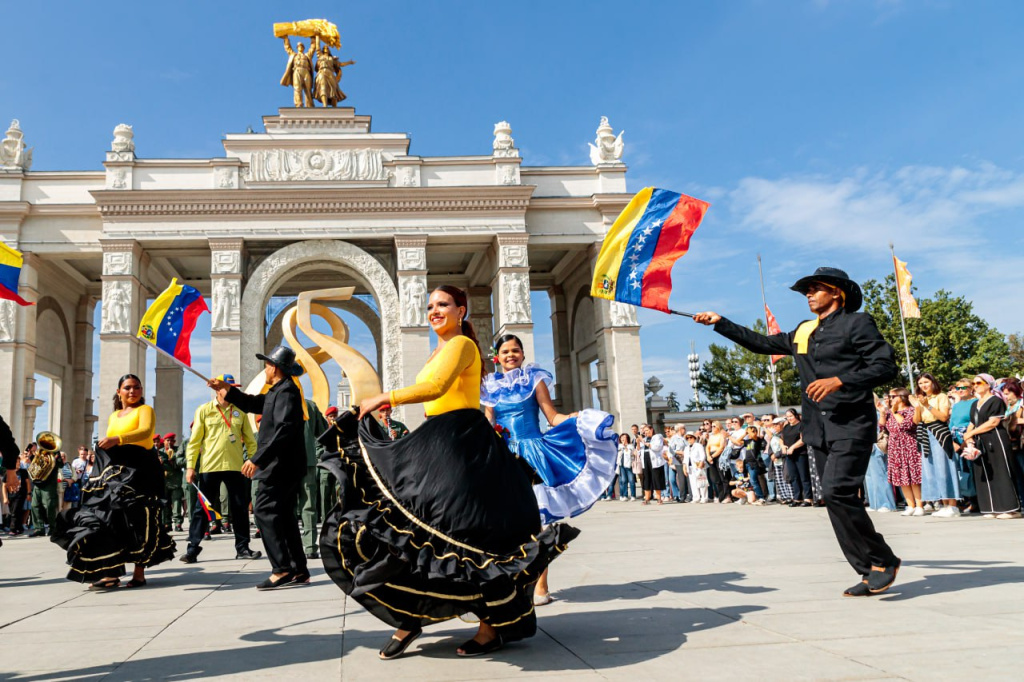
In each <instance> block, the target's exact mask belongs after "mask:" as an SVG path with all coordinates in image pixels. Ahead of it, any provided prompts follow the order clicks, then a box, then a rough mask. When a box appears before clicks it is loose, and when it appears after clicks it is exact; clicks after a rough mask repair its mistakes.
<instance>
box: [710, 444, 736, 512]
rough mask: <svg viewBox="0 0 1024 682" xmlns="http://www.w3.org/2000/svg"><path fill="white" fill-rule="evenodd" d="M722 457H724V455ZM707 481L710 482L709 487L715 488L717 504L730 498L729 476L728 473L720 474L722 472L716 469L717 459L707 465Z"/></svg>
mask: <svg viewBox="0 0 1024 682" xmlns="http://www.w3.org/2000/svg"><path fill="white" fill-rule="evenodd" d="M722 456H723V457H724V455H722ZM719 459H721V457H719ZM708 479H709V480H710V481H711V485H713V486H714V487H715V497H716V498H717V499H718V501H719V502H721V501H723V500H726V499H728V498H729V497H731V494H732V491H731V489H730V488H729V479H730V475H729V473H728V472H726V473H722V470H721V469H719V468H718V459H716V460H715V461H714V462H712V463H711V464H709V465H708Z"/></svg>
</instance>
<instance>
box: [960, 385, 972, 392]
mask: <svg viewBox="0 0 1024 682" xmlns="http://www.w3.org/2000/svg"><path fill="white" fill-rule="evenodd" d="M970 388H971V387H970V386H957V387H956V390H957V391H969V390H970Z"/></svg>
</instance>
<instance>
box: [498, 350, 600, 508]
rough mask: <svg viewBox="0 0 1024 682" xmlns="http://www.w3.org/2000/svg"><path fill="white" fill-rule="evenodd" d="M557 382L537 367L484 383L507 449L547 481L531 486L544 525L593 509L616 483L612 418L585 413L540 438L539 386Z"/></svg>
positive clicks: (597, 413) (523, 369) (500, 374)
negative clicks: (504, 432) (609, 487)
mask: <svg viewBox="0 0 1024 682" xmlns="http://www.w3.org/2000/svg"><path fill="white" fill-rule="evenodd" d="M540 382H544V383H545V384H547V386H548V388H549V389H550V387H551V385H552V384H553V383H554V380H553V378H552V376H551V373H550V372H548V371H546V370H543V369H541V368H540V367H538V366H537V365H533V364H531V365H526V366H525V367H522V368H518V369H514V370H512V371H510V372H506V373H504V374H502V373H496V374H489V375H488V376H487V377H485V378H484V381H483V386H482V387H481V391H480V402H481V403H482V404H483V405H486V406H488V407H490V408H492V409H493V410H494V417H495V422H496V423H497V424H498V425H500V426H503V427H505V428H506V429H508V431H509V436H508V446H509V449H510V450H512V451H513V452H514V453H516V454H517V455H519V456H520V457H522V458H523V459H524V460H526V461H527V462H528V463H529V465H530V466H531V467H533V469H534V470H535V471H536V472H537V475H538V476H540V478H541V479H542V480H543V481H544V483H543V484H538V485H535V486H534V487H533V492H534V495H536V496H537V506H538V507H539V508H540V515H541V521H542V522H543V523H544V524H550V523H554V522H555V521H561V520H562V519H568V518H572V517H573V516H578V515H580V514H582V513H583V512H585V511H586V510H588V509H590V507H592V506H593V505H594V503H595V502H596V501H597V500H598V499H599V498H600V497H601V493H603V492H604V491H605V490H606V489H607V488H608V486H609V485H610V484H611V482H612V480H613V479H614V478H615V473H616V470H615V469H616V467H615V456H616V454H617V452H618V450H617V448H616V440H617V438H616V435H615V433H613V432H612V431H611V428H610V427H611V425H612V422H613V421H614V420H615V418H614V417H613V416H611V415H610V414H608V413H606V412H601V411H600V410H590V409H587V410H583V411H582V412H580V413H579V415H578V416H576V417H570V418H569V419H566V420H565V421H563V422H562V423H560V424H559V425H558V426H554V427H552V428H551V429H549V430H548V431H547V433H541V430H540V405H539V404H538V403H537V395H536V393H537V385H538V384H539V383H540Z"/></svg>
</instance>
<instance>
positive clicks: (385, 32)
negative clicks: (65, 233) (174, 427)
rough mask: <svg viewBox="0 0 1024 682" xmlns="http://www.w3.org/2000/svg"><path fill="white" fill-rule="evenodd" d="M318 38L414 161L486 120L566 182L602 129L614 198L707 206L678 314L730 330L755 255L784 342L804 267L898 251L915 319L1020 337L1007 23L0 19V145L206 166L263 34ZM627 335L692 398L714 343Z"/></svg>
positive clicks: (19, 14) (778, 0)
mask: <svg viewBox="0 0 1024 682" xmlns="http://www.w3.org/2000/svg"><path fill="white" fill-rule="evenodd" d="M321 16H322V17H325V18H327V19H330V20H332V21H334V22H335V23H337V24H338V26H339V28H340V30H341V35H342V42H343V44H344V48H343V50H342V51H341V55H342V57H343V58H346V59H349V58H351V59H356V60H357V61H358V63H357V64H356V65H355V66H352V67H351V68H348V69H346V71H345V76H344V82H343V87H344V89H345V90H346V92H347V93H348V94H349V96H350V98H349V100H348V103H349V104H351V105H353V106H355V107H356V108H357V110H358V111H359V113H361V114H371V115H373V117H374V119H373V125H374V129H375V130H377V131H401V132H408V133H410V134H411V136H412V151H411V153H413V154H421V155H439V154H480V153H487V152H488V150H489V148H490V142H491V131H492V126H493V124H494V122H495V121H498V120H502V119H506V120H508V121H509V122H510V123H511V124H512V127H513V135H514V137H515V139H516V142H517V145H518V146H519V147H520V149H521V150H522V154H523V157H524V163H525V164H528V165H531V164H534V165H543V164H576V163H586V162H587V146H586V143H587V142H588V141H590V140H591V139H592V138H593V134H594V128H595V127H596V123H597V120H598V118H599V117H600V116H602V115H605V116H608V117H609V118H610V120H611V123H612V125H613V126H614V127H615V129H616V132H618V131H619V130H622V129H624V130H625V131H626V134H625V140H626V152H625V155H624V161H626V163H627V164H628V165H629V166H630V173H629V176H628V177H629V183H630V186H629V189H630V190H631V191H635V190H638V189H640V188H641V187H643V186H645V185H654V186H658V187H665V188H669V189H674V190H678V191H683V192H686V193H689V194H692V195H694V196H697V197H700V198H703V199H706V200H708V201H710V202H711V203H712V207H711V210H710V211H709V213H708V216H707V218H706V220H705V222H704V224H703V226H702V227H701V228H700V230H699V231H698V233H697V235H696V237H695V239H694V241H693V245H692V250H691V252H690V254H689V255H688V256H687V257H686V258H684V259H683V260H682V261H680V262H679V263H678V264H677V266H676V268H675V271H674V280H675V284H676V286H675V293H674V294H673V296H672V304H673V306H674V307H677V308H680V309H683V310H693V309H708V308H710V309H715V310H718V311H719V312H722V313H724V314H726V315H729V316H731V317H733V318H735V319H738V320H741V321H744V322H750V321H751V320H753V319H754V318H755V317H757V316H758V315H759V314H760V309H761V308H760V292H759V290H758V284H757V264H756V260H755V257H756V254H758V253H761V254H762V256H763V258H764V262H765V284H766V287H767V290H768V302H769V305H771V306H772V308H773V310H774V311H775V313H776V315H777V317H778V318H779V320H780V323H781V325H782V326H783V328H792V327H794V326H795V325H796V324H797V323H798V322H799V321H800V320H801V319H803V318H804V316H805V315H806V309H805V305H804V303H803V301H802V299H801V298H800V297H799V296H797V295H796V294H794V293H792V292H789V291H788V286H789V284H791V283H792V282H793V281H794V280H795V279H797V278H798V277H799V276H802V275H804V274H807V273H809V272H810V271H812V270H813V269H814V268H815V267H816V266H818V265H823V264H830V265H837V266H841V267H844V268H845V269H847V270H848V271H849V272H850V273H851V275H852V276H853V277H854V278H856V279H860V280H864V279H868V278H871V277H876V278H878V277H882V276H884V275H885V274H887V273H888V272H889V271H890V260H889V257H888V247H887V243H888V242H889V241H890V240H893V241H894V242H895V244H896V250H897V254H898V255H899V256H900V257H901V258H902V259H904V260H907V261H908V262H909V264H910V269H911V272H912V273H913V274H914V277H915V283H916V284H917V285H918V286H919V288H920V291H921V292H922V293H924V294H931V293H932V292H934V291H935V290H936V289H938V288H941V287H945V288H947V289H950V290H952V291H953V292H954V293H955V294H959V295H964V296H966V297H968V298H969V299H971V300H972V301H974V303H975V305H976V307H977V309H978V311H979V312H980V313H981V314H982V315H983V316H985V317H986V318H987V319H988V320H989V321H991V322H992V323H994V324H995V325H996V326H998V327H999V329H1000V330H1002V331H1003V332H1006V333H1009V332H1014V331H1020V330H1022V329H1024V322H1021V321H1020V320H1019V312H1018V311H1019V305H1018V304H1017V303H1018V302H1019V293H1011V292H1019V291H1021V287H1022V286H1024V274H1022V273H1024V269H1022V268H1020V267H1019V265H1018V263H1017V260H1018V255H1017V253H1016V251H1018V250H1019V248H1020V245H1021V242H1022V240H1021V238H1020V236H1019V232H1020V225H1021V217H1022V215H1024V155H1022V145H1021V143H1020V139H1021V132H1020V130H1021V120H1022V116H1021V114H1022V111H1021V108H1022V107H1021V105H1022V93H1024V41H1021V39H1020V36H1021V34H1022V29H1024V5H1021V3H1018V2H1011V1H1008V0H1007V1H1003V2H994V1H993V2H952V1H929V0H916V1H909V0H906V1H901V0H773V1H769V0H733V1H731V2H643V1H635V2H631V3H628V4H623V3H612V2H602V1H598V0H589V1H587V2H582V1H580V2H572V1H567V2H558V3H552V2H529V1H528V2H518V3H476V2H468V1H467V2H431V3H414V2H397V1H391V2H387V1H382V2H373V3H343V2H305V3H298V2H296V3H287V4H285V3H270V2H253V1H250V2H223V1H222V2H203V3H199V2H177V3H138V2H130V3H129V2H124V3H112V2H111V3H77V2H76V3H72V2H47V3H17V4H13V5H10V6H8V7H6V8H5V19H6V20H7V22H6V23H7V25H8V26H13V27H18V28H17V29H16V30H14V31H10V32H8V34H7V54H8V55H9V57H8V66H7V68H5V69H3V70H2V72H0V92H2V93H3V96H2V97H0V118H2V119H3V120H0V123H6V122H7V120H9V119H11V118H19V119H20V120H21V124H22V128H23V130H24V131H25V135H26V139H27V140H28V142H29V144H30V145H32V146H34V147H35V166H34V167H35V168H36V169H43V170H45V169H98V168H100V167H101V163H102V160H103V152H104V150H105V149H106V148H107V146H108V143H109V141H110V138H111V130H112V129H113V127H114V125H116V124H117V123H120V122H127V123H131V124H133V125H134V127H135V137H136V142H137V149H138V153H139V155H140V156H143V157H188V156H218V155H221V154H222V153H223V150H222V147H221V143H220V139H221V136H222V135H223V134H224V133H226V132H239V131H244V130H245V128H246V126H247V125H252V126H253V127H255V128H258V127H259V125H260V117H261V116H262V115H265V114H271V113H274V112H275V111H276V109H277V107H279V106H283V105H287V104H288V103H289V101H290V93H289V92H288V91H287V89H285V88H282V87H280V86H279V85H278V79H279V78H280V75H281V71H282V70H283V66H284V59H285V57H284V52H283V49H282V48H281V45H280V42H279V41H278V40H276V39H274V38H273V36H272V33H271V24H272V23H273V22H274V21H291V20H296V19H303V18H309V17H321ZM541 319H543V318H541ZM640 319H641V322H643V323H644V325H645V327H644V330H643V332H642V338H643V350H644V356H645V362H644V368H645V374H646V375H647V376H650V375H651V374H657V375H658V376H659V377H660V378H661V379H662V380H663V381H664V383H665V384H666V385H667V387H668V390H677V391H679V392H680V393H682V394H684V395H688V394H689V387H688V382H687V381H686V379H685V375H686V368H685V365H684V363H683V362H682V359H683V356H685V354H686V353H687V352H688V347H689V340H690V339H693V340H695V341H696V342H697V344H698V346H699V347H701V348H704V347H706V345H707V344H708V343H709V342H712V341H714V340H715V337H714V335H713V333H712V332H709V331H708V330H705V329H699V328H697V327H695V326H694V325H692V324H691V323H689V322H688V321H686V320H683V319H680V318H671V317H667V316H664V315H661V314H660V313H656V312H647V311H644V312H642V313H641V316H640ZM669 326H671V333H669V334H665V333H663V332H665V331H667V330H668V327H669ZM542 331H546V330H540V329H539V330H538V332H542ZM201 332H202V328H200V330H199V331H197V337H196V338H202V337H201V336H199V334H200V333H201ZM197 355H198V354H197ZM541 359H542V360H543V358H541Z"/></svg>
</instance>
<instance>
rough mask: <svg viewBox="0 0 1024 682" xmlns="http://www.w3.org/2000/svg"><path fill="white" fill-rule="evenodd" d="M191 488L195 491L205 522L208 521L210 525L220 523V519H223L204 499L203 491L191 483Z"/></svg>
mask: <svg viewBox="0 0 1024 682" xmlns="http://www.w3.org/2000/svg"><path fill="white" fill-rule="evenodd" d="M192 487H193V488H195V489H196V497H198V498H199V504H200V505H202V507H203V511H204V512H206V520H207V521H210V522H211V523H212V522H213V521H220V520H221V518H223V517H222V516H221V515H220V512H219V511H217V510H216V509H214V508H213V505H212V504H210V501H209V500H208V499H206V495H204V494H203V491H202V490H200V489H199V486H197V485H196V484H195V483H193V484H192Z"/></svg>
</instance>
